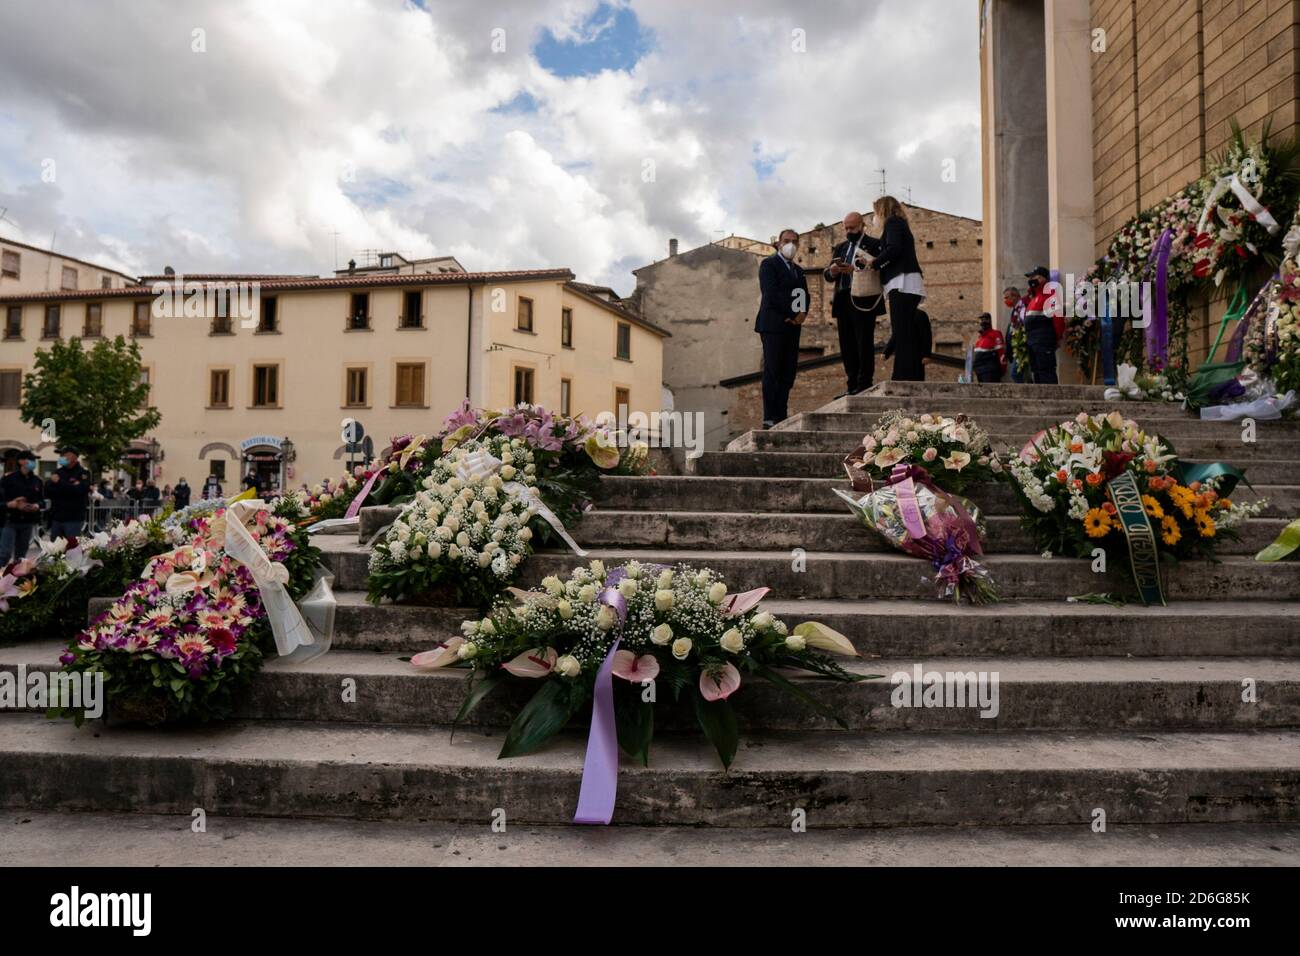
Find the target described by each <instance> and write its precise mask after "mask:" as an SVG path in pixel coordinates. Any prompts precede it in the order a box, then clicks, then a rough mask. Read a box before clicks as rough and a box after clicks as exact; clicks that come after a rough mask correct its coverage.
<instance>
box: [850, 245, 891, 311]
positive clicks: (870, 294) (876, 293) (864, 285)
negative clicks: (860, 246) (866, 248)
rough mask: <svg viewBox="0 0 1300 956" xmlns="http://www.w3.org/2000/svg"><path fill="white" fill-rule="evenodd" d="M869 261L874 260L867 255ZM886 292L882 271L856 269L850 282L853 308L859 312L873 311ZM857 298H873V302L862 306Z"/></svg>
mask: <svg viewBox="0 0 1300 956" xmlns="http://www.w3.org/2000/svg"><path fill="white" fill-rule="evenodd" d="M866 258H867V261H868V262H871V261H874V260H873V259H872V258H871V257H870V256H867V257H866ZM884 294H885V289H884V286H883V285H881V282H880V273H879V272H878V271H877V270H875V269H855V270H854V272H853V278H852V281H851V282H850V283H849V302H850V304H851V305H852V306H853V308H855V309H857V310H858V311H859V312H871V311H873V310H875V308H876V306H878V305H879V304H880V298H881V296H883V295H884ZM855 299H872V300H873V301H872V303H871V305H870V306H868V307H867V308H865V309H863V308H861V307H860V306H859V305H858V304H857V302H856V301H854V300H855Z"/></svg>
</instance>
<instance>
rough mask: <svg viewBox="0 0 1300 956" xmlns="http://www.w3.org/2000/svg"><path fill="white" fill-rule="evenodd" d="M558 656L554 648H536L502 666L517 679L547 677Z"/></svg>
mask: <svg viewBox="0 0 1300 956" xmlns="http://www.w3.org/2000/svg"><path fill="white" fill-rule="evenodd" d="M558 656H559V655H557V654H556V653H555V648H553V647H548V648H545V649H543V648H540V647H534V648H532V649H531V650H527V651H524V652H523V653H522V654H520V655H519V656H518V657H516V658H514V659H513V660H509V661H506V662H505V663H504V664H502V665H501V666H502V667H503V668H505V669H506V670H507V671H509V672H510V673H511V674H514V675H515V676H516V677H545V676H547V675H548V674H550V673H551V671H552V670H553V669H554V667H555V662H556V660H557V659H558ZM412 663H414V659H412Z"/></svg>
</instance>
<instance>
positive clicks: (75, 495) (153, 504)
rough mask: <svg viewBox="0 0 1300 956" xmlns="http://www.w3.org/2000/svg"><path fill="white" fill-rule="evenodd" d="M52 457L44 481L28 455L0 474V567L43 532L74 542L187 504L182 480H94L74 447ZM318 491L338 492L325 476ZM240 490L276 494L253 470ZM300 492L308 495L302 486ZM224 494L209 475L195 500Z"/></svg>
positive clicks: (186, 487) (270, 496) (189, 494)
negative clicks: (129, 520) (52, 465)
mask: <svg viewBox="0 0 1300 956" xmlns="http://www.w3.org/2000/svg"><path fill="white" fill-rule="evenodd" d="M56 454H57V455H58V456H59V458H58V466H57V468H56V469H55V470H54V471H53V472H51V473H50V474H49V475H48V476H47V477H45V478H42V477H41V476H40V475H39V474H38V473H37V462H38V459H37V457H36V455H35V454H34V453H33V452H30V451H21V452H19V453H18V454H17V456H15V458H14V459H13V465H12V468H11V470H9V471H8V472H5V473H4V474H3V475H0V568H3V567H4V566H5V565H7V564H8V563H9V562H11V561H19V560H22V559H23V558H25V557H26V556H27V554H28V551H29V550H30V549H31V547H32V542H33V541H34V540H35V539H36V537H37V536H38V534H39V533H40V532H41V530H42V529H45V533H46V534H47V535H48V537H49V538H51V539H54V538H79V537H81V536H83V535H85V534H88V533H94V532H97V531H103V530H104V529H106V528H107V527H108V526H109V525H111V524H112V523H113V522H114V521H115V520H119V519H127V518H138V517H141V516H148V515H153V514H156V513H158V512H159V511H160V510H162V509H163V508H164V507H166V506H167V505H170V506H171V507H172V508H174V509H175V510H177V511H179V510H181V509H182V508H187V507H189V505H190V504H191V503H192V500H193V495H194V489H193V488H191V487H190V484H189V482H188V481H187V480H186V479H185V477H184V476H182V477H181V478H180V479H179V480H178V481H177V482H176V484H175V485H171V484H165V485H163V487H162V488H159V487H158V484H157V482H155V481H154V480H153V479H151V478H148V479H146V478H136V479H135V481H134V482H128V481H125V480H118V481H116V482H110V481H109V480H108V479H107V478H102V477H101V478H100V479H99V480H98V481H95V480H94V479H93V478H92V477H91V474H90V472H89V471H88V470H87V469H86V467H85V466H84V465H83V464H82V462H81V456H80V454H79V453H78V451H77V449H76V448H75V447H73V446H71V445H64V446H62V447H60V448H58V449H57V450H56ZM321 489H322V490H323V491H324V492H326V493H329V494H334V493H335V492H336V491H337V490H338V488H337V486H336V484H335V483H333V482H331V481H330V480H329V479H328V478H327V479H325V480H324V482H322V484H321ZM240 490H241V491H252V493H253V495H254V496H255V497H258V498H264V499H274V498H278V497H279V496H280V494H281V492H280V488H279V487H278V485H276V484H274V483H272V482H270V481H267V480H266V479H265V478H264V477H263V476H261V475H259V474H258V473H257V472H256V471H254V470H252V469H250V470H249V471H248V473H247V474H246V475H245V476H244V477H243V479H241V481H240ZM302 491H303V492H308V491H309V489H308V486H307V484H306V483H303V485H302ZM225 496H226V490H225V487H224V486H223V484H222V482H221V479H220V478H219V477H217V476H216V475H208V477H207V479H206V480H205V481H204V482H203V485H202V487H201V488H200V489H199V495H198V497H199V500H201V501H212V500H215V499H218V498H224V497H225Z"/></svg>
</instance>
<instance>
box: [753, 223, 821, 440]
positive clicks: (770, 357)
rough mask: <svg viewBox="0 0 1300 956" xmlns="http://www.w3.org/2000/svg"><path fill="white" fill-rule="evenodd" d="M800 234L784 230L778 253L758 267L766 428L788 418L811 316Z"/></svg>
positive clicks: (756, 323)
mask: <svg viewBox="0 0 1300 956" xmlns="http://www.w3.org/2000/svg"><path fill="white" fill-rule="evenodd" d="M798 242H799V233H797V232H795V231H794V230H793V229H782V230H781V234H780V236H779V237H778V238H777V251H776V254H775V255H771V256H768V257H767V258H766V259H764V260H763V263H762V265H760V266H759V267H758V287H759V291H760V292H761V293H762V297H761V298H760V300H759V305H758V315H757V316H755V318H754V331H755V332H757V333H758V334H759V336H761V337H762V340H763V427H764V428H771V427H772V426H773V425H775V424H776V423H777V422H779V421H782V420H783V419H786V418H788V417H789V407H788V401H789V398H790V389H792V388H793V387H794V377H795V372H796V370H797V368H798V365H799V335H800V330H801V327H802V326H803V323H804V320H805V319H807V317H808V280H807V279H805V278H804V274H803V269H801V268H800V267H799V266H798V264H796V263H795V261H794V256H795V252H796V251H797V250H798Z"/></svg>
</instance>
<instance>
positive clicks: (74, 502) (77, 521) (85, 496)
mask: <svg viewBox="0 0 1300 956" xmlns="http://www.w3.org/2000/svg"><path fill="white" fill-rule="evenodd" d="M58 453H59V467H58V469H57V470H56V471H55V472H54V474H52V475H50V480H49V481H47V482H46V483H45V497H47V498H49V499H50V537H52V538H78V537H80V536H81V533H82V531H81V529H82V528H83V527H84V526H85V524H86V503H87V502H88V501H89V500H90V485H91V482H90V472H88V471H86V469H85V468H83V467H82V466H81V460H80V456H79V454H78V453H77V449H75V448H73V447H72V446H70V445H64V446H63V447H62V448H60V449H58Z"/></svg>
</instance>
